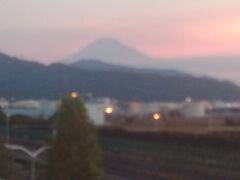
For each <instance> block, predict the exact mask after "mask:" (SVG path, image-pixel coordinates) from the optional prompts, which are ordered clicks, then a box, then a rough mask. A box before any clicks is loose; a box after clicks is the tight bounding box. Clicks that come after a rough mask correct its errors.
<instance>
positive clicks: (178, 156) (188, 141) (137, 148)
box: [100, 130, 240, 180]
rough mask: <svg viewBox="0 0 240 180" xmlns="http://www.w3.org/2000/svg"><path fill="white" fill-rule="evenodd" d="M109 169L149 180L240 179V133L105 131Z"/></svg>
mask: <svg viewBox="0 0 240 180" xmlns="http://www.w3.org/2000/svg"><path fill="white" fill-rule="evenodd" d="M100 140H101V141H100V142H101V144H102V147H103V149H104V152H105V164H106V167H108V168H109V169H112V170H115V171H118V172H119V171H121V172H124V173H125V174H126V173H127V174H129V175H130V174H135V175H139V176H141V177H146V179H209V180H210V179H233V180H235V179H240V172H239V168H240V154H239V150H240V134H238V133H237V134H236V133H221V134H218V133H217V134H216V133H214V134H208V135H189V134H181V133H179V134H177V133H152V132H151V133H146V132H145V133H136V132H134V133H133V132H127V131H122V130H114V131H113V130H110V131H104V132H103V135H102V136H101V138H100Z"/></svg>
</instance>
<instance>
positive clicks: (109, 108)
mask: <svg viewBox="0 0 240 180" xmlns="http://www.w3.org/2000/svg"><path fill="white" fill-rule="evenodd" d="M104 111H105V113H106V114H112V113H113V108H112V107H106V108H105V110H104Z"/></svg>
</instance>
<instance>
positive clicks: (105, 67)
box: [70, 59, 189, 76]
mask: <svg viewBox="0 0 240 180" xmlns="http://www.w3.org/2000/svg"><path fill="white" fill-rule="evenodd" d="M70 65H71V66H73V67H79V68H81V69H87V70H101V71H120V72H136V73H143V74H155V75H156V74H157V75H161V76H189V75H188V74H186V73H182V72H180V71H176V70H172V69H150V68H131V67H126V66H121V65H116V64H109V63H105V62H103V61H101V60H92V59H87V60H84V59H83V60H79V61H77V62H74V63H72V64H70Z"/></svg>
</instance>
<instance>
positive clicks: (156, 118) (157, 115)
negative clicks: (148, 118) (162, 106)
mask: <svg viewBox="0 0 240 180" xmlns="http://www.w3.org/2000/svg"><path fill="white" fill-rule="evenodd" d="M153 119H154V120H156V121H158V120H160V119H161V114H159V113H155V114H153Z"/></svg>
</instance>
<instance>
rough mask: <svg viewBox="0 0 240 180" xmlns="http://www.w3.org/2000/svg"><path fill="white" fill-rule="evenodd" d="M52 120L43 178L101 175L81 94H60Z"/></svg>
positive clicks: (75, 179)
mask: <svg viewBox="0 0 240 180" xmlns="http://www.w3.org/2000/svg"><path fill="white" fill-rule="evenodd" d="M54 121H55V128H56V134H55V136H54V137H53V139H52V140H51V141H50V147H51V148H50V150H49V151H48V155H47V162H48V165H47V179H49V180H98V179H101V156H100V149H99V146H98V144H97V136H96V130H95V128H94V126H93V125H92V124H91V123H90V121H89V116H88V114H87V111H86V108H85V106H84V103H83V101H82V100H81V98H78V97H75V98H73V97H70V96H66V97H65V98H63V99H62V102H61V105H60V107H59V108H58V110H57V112H56V115H55V116H54Z"/></svg>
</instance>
